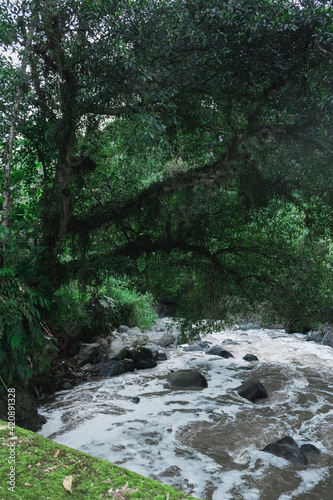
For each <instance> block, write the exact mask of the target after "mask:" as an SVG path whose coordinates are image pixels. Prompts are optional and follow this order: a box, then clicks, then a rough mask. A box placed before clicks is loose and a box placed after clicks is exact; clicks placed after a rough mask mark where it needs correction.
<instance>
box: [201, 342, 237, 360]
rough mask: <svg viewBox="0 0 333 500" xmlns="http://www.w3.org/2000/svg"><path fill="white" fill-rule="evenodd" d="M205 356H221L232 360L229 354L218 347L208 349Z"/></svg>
mask: <svg viewBox="0 0 333 500" xmlns="http://www.w3.org/2000/svg"><path fill="white" fill-rule="evenodd" d="M205 353H206V354H213V355H214V356H221V358H226V359H227V358H233V357H234V356H233V355H232V354H231V352H229V351H226V350H225V349H223V347H221V346H220V345H213V347H211V348H210V349H207V350H206V351H205Z"/></svg>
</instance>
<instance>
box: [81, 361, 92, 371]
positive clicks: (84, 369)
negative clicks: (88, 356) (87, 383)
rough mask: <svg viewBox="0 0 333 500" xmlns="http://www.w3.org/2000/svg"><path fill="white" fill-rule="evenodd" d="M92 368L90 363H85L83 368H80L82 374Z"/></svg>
mask: <svg viewBox="0 0 333 500" xmlns="http://www.w3.org/2000/svg"><path fill="white" fill-rule="evenodd" d="M92 367H93V365H92V364H91V363H86V364H85V365H84V366H83V367H82V370H83V371H84V372H88V371H89V370H91V368H92Z"/></svg>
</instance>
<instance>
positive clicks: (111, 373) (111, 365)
mask: <svg viewBox="0 0 333 500" xmlns="http://www.w3.org/2000/svg"><path fill="white" fill-rule="evenodd" d="M98 372H99V375H100V376H101V377H116V376H117V375H121V374H122V373H125V372H126V366H125V364H124V363H122V362H121V361H116V360H112V361H108V362H107V363H101V364H100V365H98Z"/></svg>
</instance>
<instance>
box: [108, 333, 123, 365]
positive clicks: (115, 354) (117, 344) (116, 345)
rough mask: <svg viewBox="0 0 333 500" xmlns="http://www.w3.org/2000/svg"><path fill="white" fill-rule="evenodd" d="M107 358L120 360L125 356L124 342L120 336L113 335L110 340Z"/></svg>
mask: <svg viewBox="0 0 333 500" xmlns="http://www.w3.org/2000/svg"><path fill="white" fill-rule="evenodd" d="M107 356H108V359H109V360H110V361H111V360H112V359H117V360H121V359H124V358H126V356H127V348H126V345H125V343H124V342H123V340H122V339H121V338H120V337H114V338H112V339H111V340H110V344H109V348H108V350H107Z"/></svg>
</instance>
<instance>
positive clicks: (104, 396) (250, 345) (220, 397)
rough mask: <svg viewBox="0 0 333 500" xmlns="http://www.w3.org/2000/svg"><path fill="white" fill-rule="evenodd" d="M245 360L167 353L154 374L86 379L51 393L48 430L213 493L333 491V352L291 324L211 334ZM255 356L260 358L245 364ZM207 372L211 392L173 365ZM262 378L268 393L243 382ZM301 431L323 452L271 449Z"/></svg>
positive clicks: (324, 498) (216, 499) (252, 499)
mask: <svg viewBox="0 0 333 500" xmlns="http://www.w3.org/2000/svg"><path fill="white" fill-rule="evenodd" d="M226 339H231V340H232V341H234V343H225V344H223V347H224V348H225V349H227V350H228V351H230V352H231V353H232V354H233V356H234V358H229V359H224V358H221V357H218V356H212V355H207V354H205V353H204V352H185V351H183V349H182V348H181V347H178V348H176V349H175V348H174V349H167V350H166V352H167V356H168V360H167V361H161V362H159V363H158V366H157V367H155V368H151V369H148V370H139V371H135V372H133V373H131V372H127V373H125V374H123V375H120V376H118V377H114V378H107V379H103V380H94V381H91V382H86V383H83V384H81V385H79V386H77V387H75V388H74V389H72V390H70V391H62V392H58V393H56V394H55V395H53V396H52V397H50V398H48V399H46V400H44V401H43V402H42V405H41V406H40V408H39V412H40V413H42V414H43V415H45V416H46V418H47V423H46V424H45V425H44V426H43V428H42V430H41V431H40V432H39V434H41V435H42V436H45V437H48V438H50V439H53V440H54V441H56V442H58V443H61V444H64V445H67V446H70V447H72V448H76V449H78V450H81V451H84V452H86V453H89V454H91V455H94V456H96V457H99V458H104V459H106V460H109V461H110V462H113V463H115V464H118V465H121V466H124V467H126V468H127V469H130V470H133V471H135V472H138V473H139V474H142V475H144V476H148V477H151V478H153V479H158V480H159V481H161V482H163V483H165V484H169V485H173V486H175V487H177V488H179V489H181V490H182V491H184V492H186V493H190V494H192V495H193V496H195V497H197V498H201V499H205V500H227V499H232V500H236V499H244V500H259V499H260V500H289V499H296V498H298V499H302V500H306V499H309V500H312V499H313V500H317V499H318V500H331V499H332V498H333V349H332V348H330V347H327V346H323V345H319V344H315V343H314V342H307V341H306V337H305V336H304V335H301V334H292V335H288V334H286V333H284V331H282V330H264V329H248V330H242V329H233V330H223V331H221V332H217V333H214V334H212V335H208V336H207V337H205V339H204V340H206V341H208V342H211V343H212V344H219V345H221V344H222V343H223V341H225V340H226ZM247 353H251V354H254V355H256V356H257V357H258V358H259V361H256V362H250V363H249V362H246V361H244V360H243V359H242V358H243V356H244V355H245V354H247ZM180 369H196V370H199V371H201V373H202V374H203V375H204V376H205V377H206V379H207V381H208V388H206V389H202V390H194V389H184V388H181V389H179V388H171V387H170V386H169V385H168V384H167V381H166V378H167V375H168V374H169V373H170V371H171V370H174V371H175V370H180ZM252 377H255V378H258V379H259V380H260V381H261V382H262V383H263V384H264V386H265V387H266V389H267V391H268V398H267V399H264V400H258V401H257V402H256V403H251V402H249V401H247V400H246V399H243V398H241V397H240V396H239V395H238V394H237V392H236V390H235V389H236V388H237V387H238V386H239V385H240V384H241V383H242V382H244V381H246V380H248V379H249V378H252ZM284 436H291V437H292V438H293V439H294V440H295V441H296V442H297V443H298V444H299V445H302V444H306V443H311V444H313V445H315V446H316V447H317V448H318V449H319V450H320V451H321V453H320V455H317V456H313V457H311V456H308V460H309V464H308V465H307V466H304V465H298V464H293V463H291V462H288V461H286V460H284V459H283V458H279V457H276V456H274V455H271V454H270V453H266V452H263V451H261V450H262V449H263V448H264V447H265V446H266V445H267V444H268V443H271V442H275V441H276V440H277V439H280V438H282V437H284Z"/></svg>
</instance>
